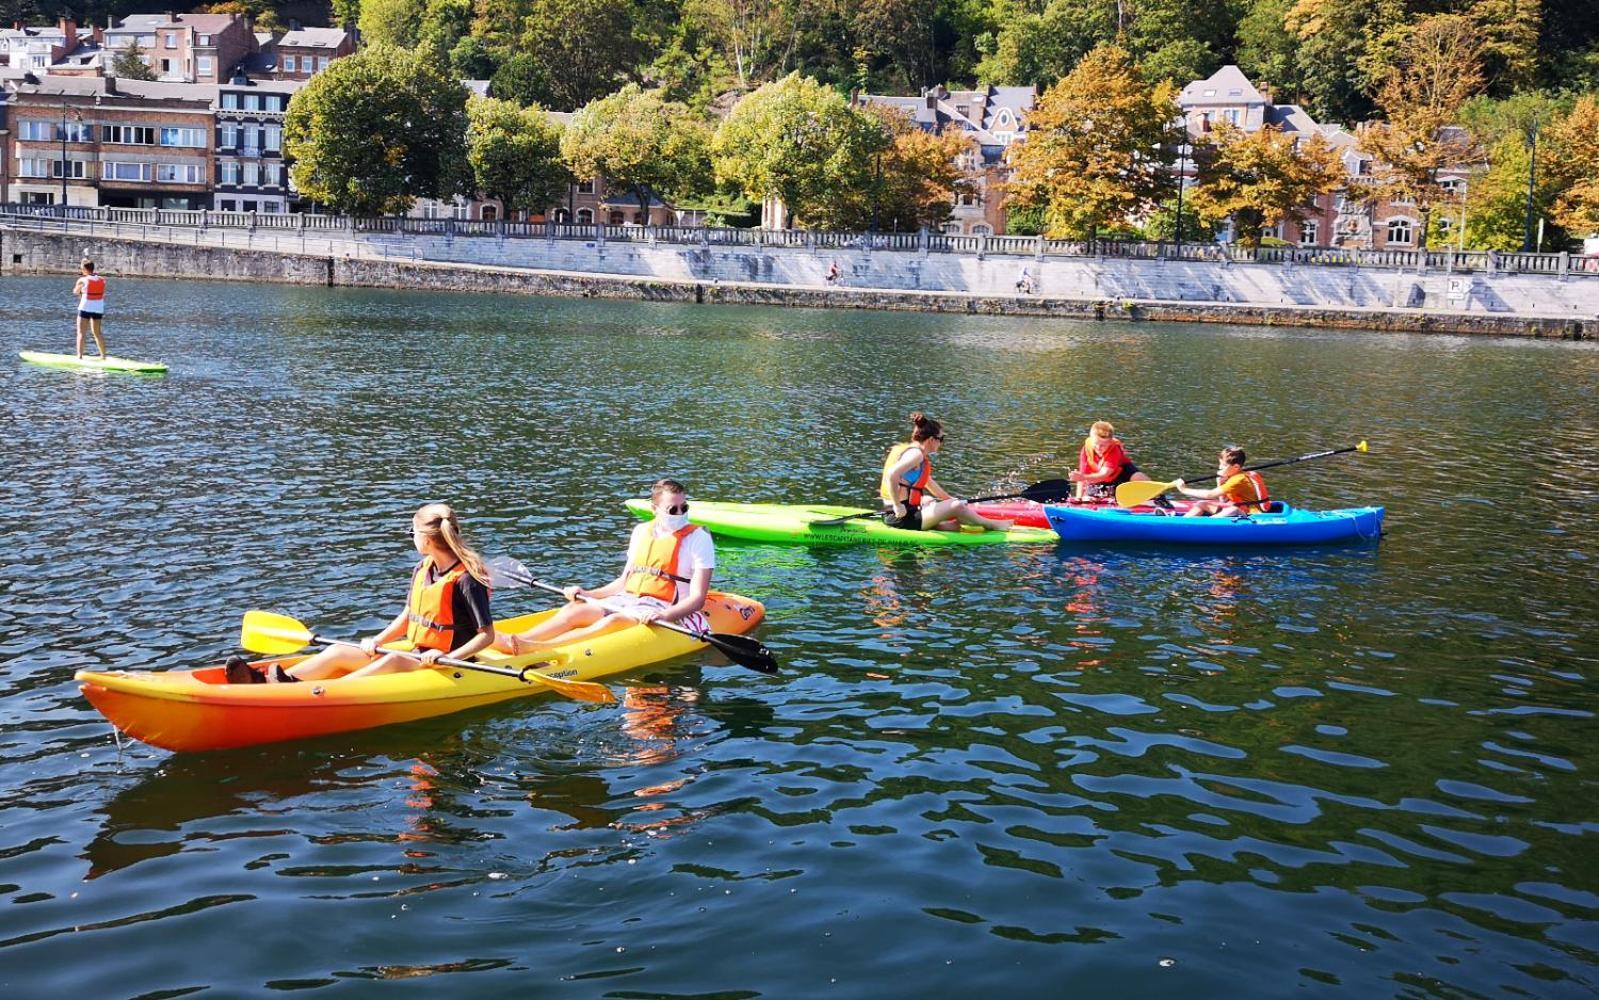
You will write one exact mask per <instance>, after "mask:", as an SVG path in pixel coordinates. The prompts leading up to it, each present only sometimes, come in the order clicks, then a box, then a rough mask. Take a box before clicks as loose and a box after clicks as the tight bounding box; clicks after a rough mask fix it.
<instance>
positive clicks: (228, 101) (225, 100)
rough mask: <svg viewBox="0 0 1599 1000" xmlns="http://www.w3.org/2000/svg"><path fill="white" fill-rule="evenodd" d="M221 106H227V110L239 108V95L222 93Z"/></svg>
mask: <svg viewBox="0 0 1599 1000" xmlns="http://www.w3.org/2000/svg"><path fill="white" fill-rule="evenodd" d="M222 106H223V107H224V108H227V109H228V110H229V111H237V110H238V108H239V95H238V94H223V95H222Z"/></svg>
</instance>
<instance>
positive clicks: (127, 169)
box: [100, 160, 150, 181]
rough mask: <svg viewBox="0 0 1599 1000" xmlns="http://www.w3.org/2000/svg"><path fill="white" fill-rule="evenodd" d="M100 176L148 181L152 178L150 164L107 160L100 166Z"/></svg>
mask: <svg viewBox="0 0 1599 1000" xmlns="http://www.w3.org/2000/svg"><path fill="white" fill-rule="evenodd" d="M100 176H101V177H102V178H103V179H105V180H108V181H147V180H149V179H150V164H148V163H122V162H119V161H117V160H107V161H106V162H105V163H104V164H103V165H102V166H101V167H100Z"/></svg>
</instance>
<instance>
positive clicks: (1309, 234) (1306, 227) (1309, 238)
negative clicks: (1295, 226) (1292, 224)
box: [1299, 219, 1321, 247]
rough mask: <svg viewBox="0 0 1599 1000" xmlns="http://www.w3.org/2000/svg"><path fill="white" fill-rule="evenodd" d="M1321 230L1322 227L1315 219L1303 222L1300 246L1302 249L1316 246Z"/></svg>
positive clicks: (1300, 231) (1301, 224)
mask: <svg viewBox="0 0 1599 1000" xmlns="http://www.w3.org/2000/svg"><path fill="white" fill-rule="evenodd" d="M1320 229H1321V226H1320V224H1319V223H1317V222H1316V220H1315V219H1306V220H1305V221H1304V222H1301V223H1300V224H1299V245H1300V246H1302V247H1313V246H1315V245H1316V237H1317V236H1318V235H1319V230H1320Z"/></svg>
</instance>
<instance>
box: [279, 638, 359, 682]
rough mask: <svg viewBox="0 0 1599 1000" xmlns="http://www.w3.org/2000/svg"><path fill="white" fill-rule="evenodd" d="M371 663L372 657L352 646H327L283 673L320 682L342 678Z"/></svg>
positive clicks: (304, 679) (303, 679)
mask: <svg viewBox="0 0 1599 1000" xmlns="http://www.w3.org/2000/svg"><path fill="white" fill-rule="evenodd" d="M371 662H372V657H370V656H368V655H366V654H365V653H363V652H362V651H361V650H359V649H357V648H356V647H354V646H329V647H328V648H327V649H324V650H323V651H322V652H320V653H318V654H316V655H315V656H312V657H308V658H307V659H304V660H301V661H300V662H299V663H297V664H295V665H294V666H293V667H292V668H290V669H289V670H286V671H284V672H285V673H287V674H289V675H290V676H292V677H296V678H298V679H300V680H302V681H321V680H327V679H328V678H329V677H342V676H343V675H345V674H346V673H349V672H350V671H352V670H359V669H360V668H362V667H364V666H366V665H367V664H369V663H371Z"/></svg>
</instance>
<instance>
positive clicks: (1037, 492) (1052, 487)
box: [811, 479, 1072, 528]
mask: <svg viewBox="0 0 1599 1000" xmlns="http://www.w3.org/2000/svg"><path fill="white" fill-rule="evenodd" d="M1071 494H1072V484H1071V482H1070V481H1068V480H1065V479H1046V480H1044V481H1043V482H1041V483H1034V484H1033V485H1031V486H1029V487H1027V488H1026V489H1023V490H1015V491H1012V492H1010V493H996V494H994V495H993V496H989V497H972V498H971V499H969V500H967V501H966V502H967V503H988V502H990V501H993V500H1015V499H1018V498H1020V499H1023V500H1033V501H1036V502H1038V503H1049V502H1050V501H1051V500H1060V499H1062V498H1065V497H1069V496H1071ZM891 510H893V508H892V507H887V508H884V509H883V510H863V511H861V512H860V513H859V514H846V515H845V516H843V517H830V518H828V519H827V520H825V521H812V522H811V527H813V528H816V527H824V528H825V527H831V526H833V525H835V524H843V523H844V522H845V521H859V520H864V519H865V518H868V517H882V516H883V515H884V514H887V513H888V512H889V511H891Z"/></svg>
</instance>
